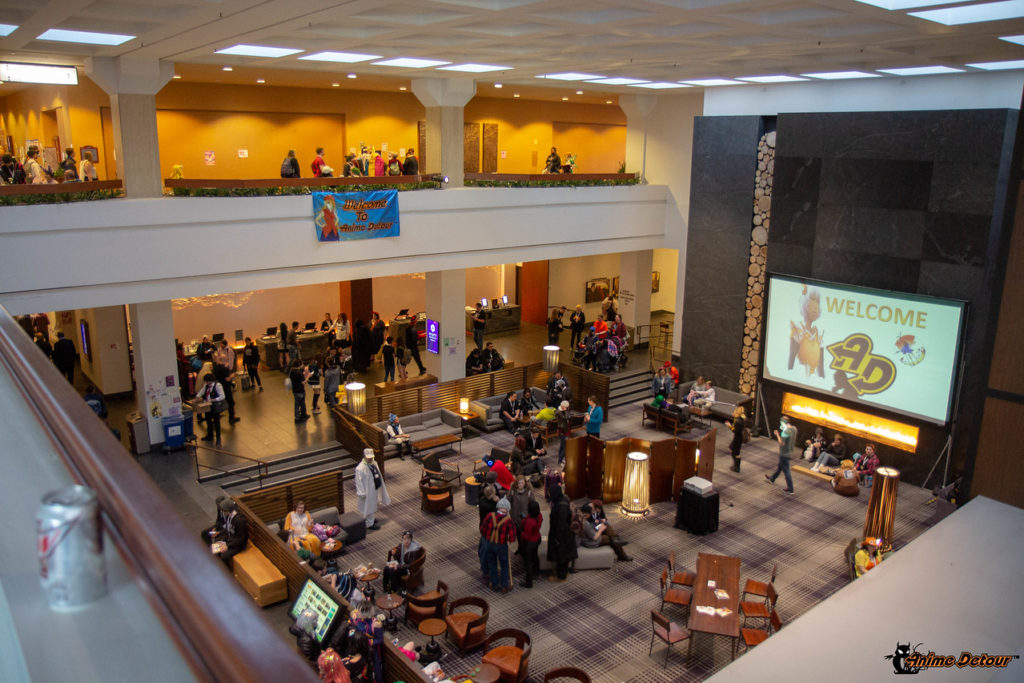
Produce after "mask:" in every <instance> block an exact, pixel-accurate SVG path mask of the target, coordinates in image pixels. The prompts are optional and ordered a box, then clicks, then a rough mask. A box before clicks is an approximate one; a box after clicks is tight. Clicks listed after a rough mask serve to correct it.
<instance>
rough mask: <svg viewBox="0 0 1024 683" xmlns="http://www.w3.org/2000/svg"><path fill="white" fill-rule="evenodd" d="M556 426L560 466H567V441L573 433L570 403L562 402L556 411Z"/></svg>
mask: <svg viewBox="0 0 1024 683" xmlns="http://www.w3.org/2000/svg"><path fill="white" fill-rule="evenodd" d="M555 425H556V427H557V429H558V466H559V467H561V466H562V465H564V464H565V440H566V439H567V438H569V434H570V433H571V432H572V427H571V426H570V416H569V402H568V401H562V402H561V403H559V404H558V410H556V411H555Z"/></svg>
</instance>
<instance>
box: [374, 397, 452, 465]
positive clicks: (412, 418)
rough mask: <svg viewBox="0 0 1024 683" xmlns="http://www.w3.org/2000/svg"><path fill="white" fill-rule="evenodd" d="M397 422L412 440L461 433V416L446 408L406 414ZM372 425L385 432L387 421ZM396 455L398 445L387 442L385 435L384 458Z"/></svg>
mask: <svg viewBox="0 0 1024 683" xmlns="http://www.w3.org/2000/svg"><path fill="white" fill-rule="evenodd" d="M399 422H400V423H401V424H402V431H403V432H405V433H406V434H408V435H409V438H410V439H411V440H412V441H420V440H422V439H431V438H433V437H435V436H444V435H447V434H462V418H461V417H459V414H458V413H453V412H452V411H450V410H448V409H446V408H437V409H435V410H428V411H426V412H424V413H416V414H415V415H406V416H405V417H403V418H400V419H399ZM373 426H374V427H377V428H378V429H380V430H382V431H384V432H385V433H386V432H387V426H388V422H387V420H385V421H384V422H377V423H374V425H373ZM397 455H398V446H396V445H395V444H389V443H387V442H386V437H385V444H384V459H385V460H387V459H388V458H392V457H395V456H397Z"/></svg>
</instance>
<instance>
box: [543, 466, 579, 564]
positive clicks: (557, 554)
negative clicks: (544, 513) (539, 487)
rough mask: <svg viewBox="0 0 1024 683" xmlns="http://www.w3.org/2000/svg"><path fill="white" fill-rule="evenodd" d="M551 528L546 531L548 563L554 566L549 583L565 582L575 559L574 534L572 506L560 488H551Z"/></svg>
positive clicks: (556, 486)
mask: <svg viewBox="0 0 1024 683" xmlns="http://www.w3.org/2000/svg"><path fill="white" fill-rule="evenodd" d="M550 495H551V527H550V529H549V531H548V561H549V562H553V563H554V565H555V573H554V574H553V575H552V576H550V577H548V580H549V581H565V579H566V577H567V576H568V575H569V563H571V562H573V561H574V560H575V559H576V556H577V551H576V534H574V533H573V532H572V528H571V527H572V518H573V514H572V506H571V505H570V504H569V499H568V498H566V497H565V494H564V493H563V492H562V487H561V486H560V485H558V484H555V485H554V486H552V487H551V491H550Z"/></svg>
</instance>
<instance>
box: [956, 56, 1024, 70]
mask: <svg viewBox="0 0 1024 683" xmlns="http://www.w3.org/2000/svg"><path fill="white" fill-rule="evenodd" d="M967 66H973V67H974V68H975V69H984V70H985V71H1002V70H1004V69H1024V59H1013V60H1010V61H1008V62H975V63H974V64H968V65H967Z"/></svg>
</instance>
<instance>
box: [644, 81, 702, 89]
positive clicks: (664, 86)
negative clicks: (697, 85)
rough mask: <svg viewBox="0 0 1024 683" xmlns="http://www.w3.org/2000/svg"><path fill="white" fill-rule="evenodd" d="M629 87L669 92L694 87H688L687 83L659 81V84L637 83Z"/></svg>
mask: <svg viewBox="0 0 1024 683" xmlns="http://www.w3.org/2000/svg"><path fill="white" fill-rule="evenodd" d="M629 87H631V88H650V89H651V90H668V89H669V88H689V87H692V86H689V85H686V84H685V83H667V82H665V81H659V82H657V83H637V84H635V85H631V86H629Z"/></svg>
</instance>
